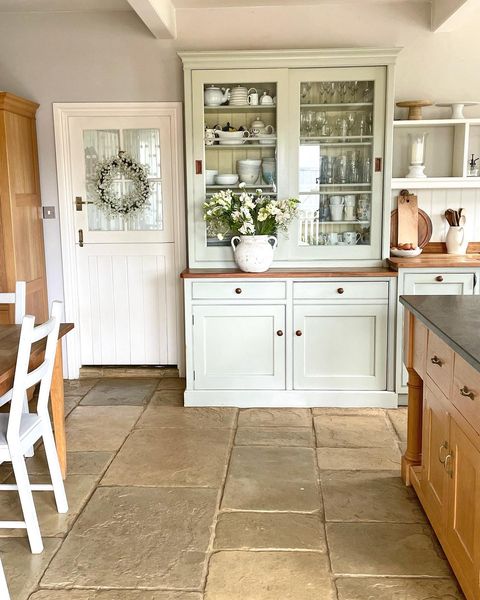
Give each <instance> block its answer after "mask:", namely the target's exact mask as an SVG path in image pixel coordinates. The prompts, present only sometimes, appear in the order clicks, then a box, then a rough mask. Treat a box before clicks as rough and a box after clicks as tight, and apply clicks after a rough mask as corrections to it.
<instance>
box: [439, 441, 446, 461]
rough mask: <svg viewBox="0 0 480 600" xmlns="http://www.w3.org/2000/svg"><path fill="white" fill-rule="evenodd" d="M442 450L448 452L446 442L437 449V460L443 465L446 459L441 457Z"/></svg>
mask: <svg viewBox="0 0 480 600" xmlns="http://www.w3.org/2000/svg"><path fill="white" fill-rule="evenodd" d="M443 450H448V442H443V444H442V445H441V446H440V448H439V449H438V460H439V461H440V462H441V463H442V465H444V464H445V459H446V456H445V457H444V456H443V452H442V451H443Z"/></svg>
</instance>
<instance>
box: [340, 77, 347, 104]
mask: <svg viewBox="0 0 480 600" xmlns="http://www.w3.org/2000/svg"><path fill="white" fill-rule="evenodd" d="M337 88H338V98H339V100H340V103H341V104H345V99H346V97H347V93H348V83H347V82H346V81H339V82H338V83H337Z"/></svg>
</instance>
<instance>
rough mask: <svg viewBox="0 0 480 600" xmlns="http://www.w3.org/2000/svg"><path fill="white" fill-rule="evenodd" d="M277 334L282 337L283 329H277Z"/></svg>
mask: <svg viewBox="0 0 480 600" xmlns="http://www.w3.org/2000/svg"><path fill="white" fill-rule="evenodd" d="M277 335H278V337H282V335H283V331H282V330H281V329H279V330H278V331H277Z"/></svg>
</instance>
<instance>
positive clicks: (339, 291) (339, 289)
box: [337, 288, 345, 294]
mask: <svg viewBox="0 0 480 600" xmlns="http://www.w3.org/2000/svg"><path fill="white" fill-rule="evenodd" d="M344 291H345V290H344V289H343V288H338V290H337V292H338V293H339V294H343V292H344Z"/></svg>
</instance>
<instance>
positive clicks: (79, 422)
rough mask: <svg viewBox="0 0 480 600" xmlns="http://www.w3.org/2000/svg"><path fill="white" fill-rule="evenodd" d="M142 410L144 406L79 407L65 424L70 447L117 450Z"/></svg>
mask: <svg viewBox="0 0 480 600" xmlns="http://www.w3.org/2000/svg"><path fill="white" fill-rule="evenodd" d="M142 411H143V407H141V406H77V408H75V410H73V412H72V413H71V414H70V416H69V417H68V418H67V421H66V430H67V448H68V449H69V450H70V452H76V451H82V450H83V451H89V452H90V451H97V450H101V451H116V450H118V448H120V446H121V445H122V444H123V442H124V440H125V438H126V437H127V435H128V434H129V432H130V430H131V428H132V427H133V425H134V424H135V422H136V421H137V419H138V417H139V416H140V415H141V413H142Z"/></svg>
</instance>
